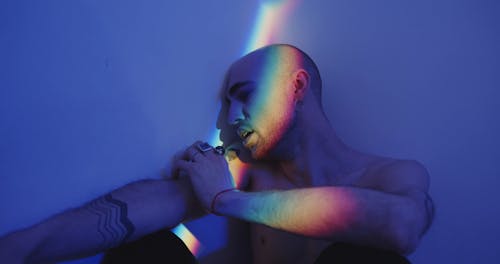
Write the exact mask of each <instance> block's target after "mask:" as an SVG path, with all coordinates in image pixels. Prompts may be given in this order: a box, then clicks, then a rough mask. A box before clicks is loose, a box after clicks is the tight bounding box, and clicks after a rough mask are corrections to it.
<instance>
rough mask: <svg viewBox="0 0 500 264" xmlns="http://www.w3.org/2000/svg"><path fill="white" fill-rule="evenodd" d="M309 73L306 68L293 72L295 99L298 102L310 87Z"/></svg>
mask: <svg viewBox="0 0 500 264" xmlns="http://www.w3.org/2000/svg"><path fill="white" fill-rule="evenodd" d="M309 80H310V78H309V73H307V71H305V70H304V69H299V70H297V71H296V72H295V73H294V74H293V88H294V99H295V101H296V102H298V101H302V99H304V96H305V95H306V92H307V90H308V89H309Z"/></svg>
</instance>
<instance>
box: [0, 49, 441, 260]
mask: <svg viewBox="0 0 500 264" xmlns="http://www.w3.org/2000/svg"><path fill="white" fill-rule="evenodd" d="M222 96H223V98H222V101H223V107H222V109H221V113H220V115H219V120H218V126H219V127H220V128H221V139H222V140H223V141H224V142H225V147H226V152H227V155H226V158H227V159H225V158H224V157H223V156H222V155H219V154H217V153H216V152H215V151H212V150H211V149H208V151H206V149H204V148H203V147H202V146H201V147H200V144H201V142H196V143H194V144H193V145H192V146H191V147H189V148H187V149H186V150H184V151H181V153H180V154H179V155H178V156H177V157H176V158H175V159H174V161H173V172H174V173H172V174H169V177H168V178H169V179H168V180H164V179H162V180H143V181H139V182H134V183H131V184H128V185H126V186H124V187H122V188H119V189H117V190H114V191H112V192H110V193H109V194H107V195H104V196H102V197H99V198H97V199H95V200H93V201H91V202H89V203H87V204H85V205H83V206H81V207H78V208H74V209H71V210H68V211H66V212H63V213H61V214H58V215H56V216H53V217H51V218H49V219H47V220H45V221H43V222H41V223H39V224H37V225H34V226H31V227H29V228H26V229H23V230H19V231H16V232H13V233H10V234H8V235H6V236H3V237H1V238H0V259H2V260H3V261H4V262H6V263H26V262H29V263H45V262H54V261H59V260H66V259H74V258H79V257H84V256H90V255H93V254H95V253H98V252H102V251H104V250H106V249H109V248H112V247H117V246H120V245H123V244H125V243H128V242H131V241H134V240H137V241H141V237H144V236H145V235H147V234H150V233H154V232H156V231H158V230H161V229H169V228H172V227H174V226H176V225H177V224H178V223H180V222H183V221H185V220H187V219H190V218H193V217H198V216H200V215H203V214H205V213H206V212H207V211H208V212H212V213H215V214H218V215H223V216H227V217H229V219H230V220H229V221H230V223H231V230H232V231H235V232H234V233H231V235H230V237H229V243H228V246H227V248H225V249H224V250H223V251H221V252H216V253H215V254H212V256H207V257H206V258H204V259H202V260H201V261H202V262H204V261H206V262H211V261H217V262H218V263H234V261H238V262H241V261H242V260H250V261H251V262H254V263H313V262H314V260H315V259H317V257H318V256H319V255H320V253H321V252H322V251H323V250H324V249H325V248H327V246H328V245H329V244H332V243H336V242H346V243H349V244H353V245H363V246H369V247H372V248H378V249H383V250H389V251H392V252H396V253H398V254H401V255H405V254H409V253H411V252H412V251H414V250H415V248H416V247H417V245H418V242H419V239H420V238H421V236H422V235H423V234H424V233H425V231H426V230H427V228H428V227H429V225H430V224H431V221H432V217H433V206H432V201H431V200H430V198H429V196H428V194H427V191H428V185H429V176H428V174H427V172H426V170H425V168H424V167H423V166H422V165H421V164H419V163H418V162H416V161H411V160H397V159H393V158H387V157H380V156H374V155H369V154H365V153H361V152H359V151H356V150H354V149H352V148H350V147H349V146H347V145H346V144H344V143H343V142H342V141H341V140H340V139H339V138H338V137H337V136H336V134H335V131H334V129H333V128H332V126H331V125H330V123H329V121H328V120H327V118H326V116H325V114H324V112H323V109H322V105H321V79H320V76H319V72H318V70H317V68H316V66H315V65H314V63H313V61H312V60H311V59H310V58H309V57H308V56H307V55H306V54H305V53H303V52H302V51H300V50H299V49H297V48H295V47H292V46H289V45H272V46H268V47H265V48H262V49H259V50H257V51H255V52H252V53H250V54H249V55H247V56H245V57H243V58H242V59H240V60H239V61H237V62H236V63H234V64H233V65H232V67H231V68H230V70H229V72H228V74H227V81H226V84H225V86H224V89H223V93H222ZM227 160H229V161H227ZM228 164H229V166H228ZM231 173H232V174H233V176H235V177H236V179H237V180H236V181H235V180H234V179H233V178H232V176H231ZM234 182H236V183H237V185H235V184H234ZM201 207H203V208H204V209H205V210H202V208H201ZM245 223H251V224H250V225H248V224H245ZM233 224H234V225H233ZM233 227H235V228H233ZM119 248H120V247H118V249H119ZM145 257H146V256H144V258H145Z"/></svg>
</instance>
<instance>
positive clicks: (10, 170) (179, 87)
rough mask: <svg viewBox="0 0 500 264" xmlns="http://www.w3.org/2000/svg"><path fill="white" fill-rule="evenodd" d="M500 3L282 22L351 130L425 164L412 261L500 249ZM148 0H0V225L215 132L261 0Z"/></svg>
mask: <svg viewBox="0 0 500 264" xmlns="http://www.w3.org/2000/svg"><path fill="white" fill-rule="evenodd" d="M499 3H500V2H498V1H495V0H491V1H488V0H476V1H475V0H469V1H465V0H453V1H452V0H439V1H437V0H435V1H432V0H423V1H401V0H398V1H396V0H392V1H383V2H380V1H368V0H349V1H319V0H306V1H303V2H301V3H300V4H299V5H298V6H297V8H296V9H295V10H294V12H293V13H292V14H291V15H290V17H289V19H288V22H287V23H286V24H285V27H284V29H283V31H282V32H281V34H280V35H279V36H277V39H278V41H280V42H289V43H291V44H295V45H297V46H299V47H301V48H302V49H304V50H305V51H306V52H308V53H309V54H310V55H311V56H312V57H313V58H314V59H315V60H316V62H317V64H318V65H319V68H320V70H321V72H322V75H323V79H324V86H325V90H324V95H325V96H324V104H325V108H326V111H327V113H328V116H329V117H330V120H331V121H332V123H333V125H334V126H335V127H336V129H337V130H338V133H339V135H340V136H341V137H342V138H343V139H344V140H345V141H346V142H347V143H348V144H350V145H352V146H354V147H356V148H358V149H360V150H364V151H367V152H371V153H378V154H382V155H387V156H395V157H401V158H412V159H417V160H420V161H421V162H423V163H424V164H425V165H426V166H427V167H428V169H429V171H430V173H431V176H432V186H431V195H432V196H433V197H434V199H435V202H436V207H437V215H436V219H435V222H434V225H433V226H432V228H431V230H430V231H429V233H428V234H427V236H426V237H425V238H424V239H423V240H422V243H421V245H420V247H419V248H418V250H417V251H416V252H415V253H414V254H413V255H412V256H411V257H410V258H411V259H412V260H413V261H414V263H494V262H495V260H496V259H498V257H499V254H500V253H499V252H500V251H499V248H500V228H499V227H498V223H500V206H498V204H497V203H496V202H495V201H497V200H498V195H497V194H496V193H497V192H496V191H497V189H498V188H499V187H500V173H499V172H500V166H499V161H500V140H499V139H498V135H500V124H499V123H500V122H499V121H500V120H499V117H498V115H499V113H500V107H499V106H500V102H499V101H500V92H499V89H498V88H500V54H499V52H500V51H499V50H500V49H499V48H498V47H500V41H499V40H500V27H499V25H500V24H499V22H500V21H499V20H500V19H498V18H497V17H498V14H500V4H499ZM138 4H139V2H133V1H96V0H93V1H92V0H90V1H14V0H2V1H1V2H0V214H1V215H0V234H4V233H6V232H8V231H10V230H13V229H17V228H21V227H24V226H28V225H31V224H33V223H36V222H38V221H40V220H42V219H44V218H46V217H48V216H50V215H52V214H54V213H58V212H60V211H62V210H64V209H66V208H68V207H74V206H78V205H80V204H82V203H84V202H85V201H88V200H90V199H92V198H94V197H96V196H98V195H100V194H102V193H105V192H107V191H110V190H111V189H114V188H116V187H119V186H121V185H123V184H126V183H128V182H130V181H133V180H137V179H141V178H145V177H156V176H155V175H156V173H157V172H158V170H159V168H161V167H162V166H164V165H165V163H166V162H167V161H168V160H169V158H170V157H171V155H172V154H173V153H174V152H175V151H177V150H179V149H181V148H184V147H185V146H187V145H188V144H190V143H191V142H193V141H194V140H196V139H207V138H208V136H209V135H210V132H211V131H212V129H213V127H214V119H215V114H216V107H217V102H216V96H217V91H218V88H219V86H220V84H221V82H222V78H223V74H224V71H225V70H226V68H227V66H228V65H229V64H230V63H231V62H232V61H234V60H235V59H236V58H237V57H239V56H240V55H241V52H242V50H243V48H244V47H245V44H246V41H247V39H248V38H249V34H250V32H251V30H252V26H253V23H254V19H255V16H256V12H257V9H258V4H259V3H258V2H257V1H231V0H218V1H193V0H189V1H176V2H173V1H147V2H144V1H143V2H141V3H140V5H138ZM198 230H201V229H200V228H198ZM200 236H201V237H203V234H200ZM205 236H206V235H205ZM96 261H97V260H96V259H95V258H94V259H88V260H84V261H82V262H86V263H93V262H96Z"/></svg>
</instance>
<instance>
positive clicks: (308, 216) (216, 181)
mask: <svg viewBox="0 0 500 264" xmlns="http://www.w3.org/2000/svg"><path fill="white" fill-rule="evenodd" d="M204 156H205V157H198V158H197V160H196V162H186V161H183V160H177V161H176V162H175V166H177V167H178V168H180V169H183V170H185V171H186V172H187V173H188V175H189V176H190V178H191V181H192V183H193V187H194V188H195V191H196V194H197V196H198V198H199V199H200V202H201V203H202V204H203V206H204V207H205V208H207V209H208V210H213V211H215V213H217V214H221V215H225V216H232V217H235V218H239V219H242V220H245V221H249V222H254V223H260V224H264V225H267V226H270V227H273V228H277V229H281V230H285V231H289V232H293V233H296V234H300V235H304V236H308V237H312V238H318V239H326V240H330V241H345V242H352V243H356V244H364V245H370V246H374V247H379V248H384V249H390V250H394V251H397V252H399V253H401V254H409V253H410V252H412V251H413V250H414V249H415V247H416V246H417V244H418V241H419V238H420V236H421V235H422V234H423V233H424V232H425V230H426V229H427V227H428V226H429V224H430V221H431V219H432V203H431V202H430V200H429V196H428V195H427V190H428V184H429V183H428V182H429V178H428V174H427V172H426V170H425V168H424V167H423V166H422V165H420V164H419V163H417V162H413V161H398V162H393V163H391V164H390V165H386V166H384V167H383V168H381V169H379V170H378V171H377V173H376V174H377V175H378V176H376V177H374V179H375V180H372V183H371V186H370V187H369V188H368V187H364V188H360V187H350V186H349V187H343V186H323V187H313V188H301V189H293V190H274V191H265V192H253V193H250V192H243V191H238V190H233V191H228V192H225V191H224V190H228V189H231V188H232V187H233V186H232V185H231V184H228V182H229V181H228V180H227V179H230V177H231V176H230V175H229V172H228V170H227V165H226V164H225V163H224V160H223V159H221V158H219V157H217V156H216V155H215V154H212V153H206V154H205V155H204ZM221 191H222V192H221Z"/></svg>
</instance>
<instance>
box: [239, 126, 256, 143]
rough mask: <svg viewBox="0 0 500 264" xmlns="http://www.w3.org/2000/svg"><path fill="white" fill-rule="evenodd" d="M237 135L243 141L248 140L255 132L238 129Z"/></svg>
mask: <svg viewBox="0 0 500 264" xmlns="http://www.w3.org/2000/svg"><path fill="white" fill-rule="evenodd" d="M237 133H238V136H240V138H241V139H243V140H246V139H247V138H248V137H250V135H251V134H252V133H253V131H252V130H250V129H248V128H242V127H240V128H238V131H237Z"/></svg>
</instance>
